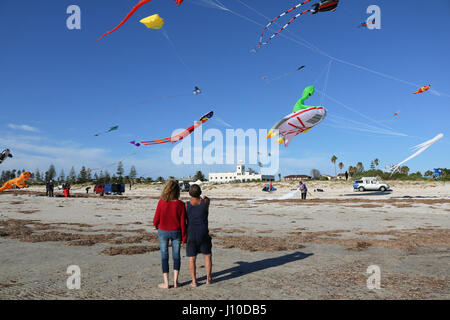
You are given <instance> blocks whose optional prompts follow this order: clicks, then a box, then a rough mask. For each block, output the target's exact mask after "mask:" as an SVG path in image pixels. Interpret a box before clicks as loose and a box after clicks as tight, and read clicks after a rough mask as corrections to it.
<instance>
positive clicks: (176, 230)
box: [153, 180, 186, 289]
mask: <svg viewBox="0 0 450 320" xmlns="http://www.w3.org/2000/svg"><path fill="white" fill-rule="evenodd" d="M179 198H180V186H179V185H178V182H177V181H175V180H169V181H168V182H167V184H166V186H165V187H164V189H163V191H162V193H161V199H160V200H159V202H158V206H157V207H156V212H155V216H154V218H153V225H154V226H155V228H156V230H158V241H159V248H160V250H161V264H162V272H163V279H164V283H161V284H159V285H158V287H159V288H161V289H169V240H170V241H171V242H172V259H173V287H174V288H177V287H178V274H179V272H180V266H181V257H180V249H181V243H186V207H185V204H184V202H183V201H181V200H179Z"/></svg>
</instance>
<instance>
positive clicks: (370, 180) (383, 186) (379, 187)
mask: <svg viewBox="0 0 450 320" xmlns="http://www.w3.org/2000/svg"><path fill="white" fill-rule="evenodd" d="M353 189H354V190H355V191H356V190H358V191H381V192H384V191H386V190H390V186H389V185H388V184H387V183H382V182H380V181H379V180H378V179H377V178H374V177H362V178H361V179H359V180H355V181H353Z"/></svg>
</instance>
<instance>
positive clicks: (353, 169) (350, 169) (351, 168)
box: [348, 166, 356, 176]
mask: <svg viewBox="0 0 450 320" xmlns="http://www.w3.org/2000/svg"><path fill="white" fill-rule="evenodd" d="M348 173H349V174H350V176H354V175H355V173H356V168H355V167H354V166H349V167H348Z"/></svg>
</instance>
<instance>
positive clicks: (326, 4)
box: [256, 0, 339, 49]
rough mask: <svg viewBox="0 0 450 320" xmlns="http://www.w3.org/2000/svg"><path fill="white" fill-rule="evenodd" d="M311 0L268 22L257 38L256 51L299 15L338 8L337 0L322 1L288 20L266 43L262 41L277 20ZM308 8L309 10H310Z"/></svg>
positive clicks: (306, 0) (307, 0)
mask: <svg viewBox="0 0 450 320" xmlns="http://www.w3.org/2000/svg"><path fill="white" fill-rule="evenodd" d="M310 1H312V0H305V1H303V2H301V3H299V4H297V5H296V6H295V7H292V8H290V9H289V10H287V11H285V12H283V13H282V14H280V15H279V16H278V17H276V18H274V19H272V21H270V22H269V23H268V24H267V25H266V26H265V27H264V29H263V30H262V32H261V36H260V38H259V43H258V45H257V47H256V49H259V48H261V46H263V45H266V44H269V42H270V41H271V40H272V39H273V38H275V37H276V36H277V35H278V34H279V33H280V32H281V31H283V30H284V29H286V28H287V27H288V26H289V25H290V24H291V23H292V22H293V21H294V20H295V19H297V18H298V17H300V16H301V15H303V14H305V13H308V12H311V14H316V13H318V12H324V11H335V10H336V7H337V6H338V3H339V0H322V1H320V2H319V3H316V4H313V5H312V6H311V7H313V9H306V10H304V11H302V12H300V13H298V14H297V15H295V16H294V17H293V18H292V19H291V20H289V21H288V22H287V23H286V24H285V25H284V26H283V27H282V28H281V29H279V30H278V31H277V32H275V33H274V34H273V35H271V36H270V38H269V39H267V40H266V41H263V37H264V33H265V32H266V30H267V29H268V28H269V27H270V26H271V25H272V24H273V23H274V22H275V21H277V20H278V19H279V18H281V17H283V16H285V15H286V14H288V13H290V12H292V11H294V10H295V9H298V8H300V7H301V6H302V5H304V4H306V3H308V2H310ZM311 7H310V8H311Z"/></svg>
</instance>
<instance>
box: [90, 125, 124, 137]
mask: <svg viewBox="0 0 450 320" xmlns="http://www.w3.org/2000/svg"><path fill="white" fill-rule="evenodd" d="M117 129H119V126H114V127H111V128H109V129H108V131H105V132H100V133H97V134H95V136H96V137H98V136H99V135H101V134H103V133H108V132H111V131H114V130H117Z"/></svg>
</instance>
